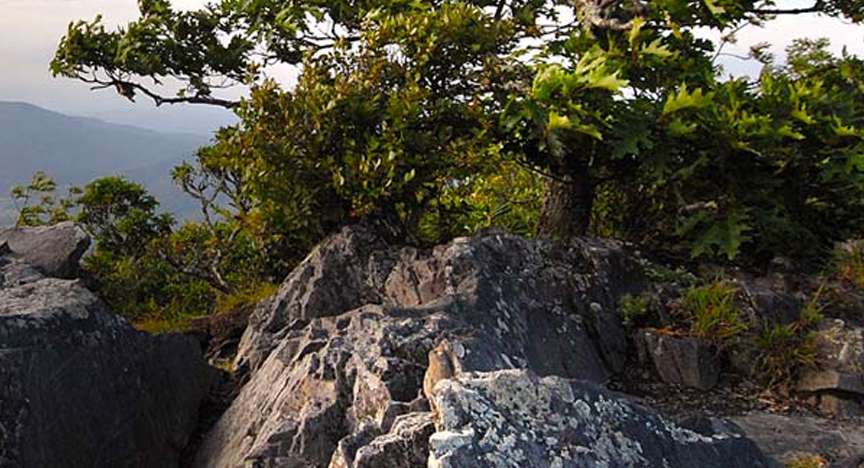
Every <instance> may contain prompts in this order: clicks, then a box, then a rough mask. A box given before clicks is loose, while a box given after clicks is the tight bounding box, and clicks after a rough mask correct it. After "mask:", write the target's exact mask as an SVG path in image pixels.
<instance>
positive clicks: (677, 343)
mask: <svg viewBox="0 0 864 468" xmlns="http://www.w3.org/2000/svg"><path fill="white" fill-rule="evenodd" d="M635 341H636V343H637V346H638V351H639V359H640V361H642V362H646V363H649V365H651V366H653V367H654V369H655V370H656V371H657V374H658V375H659V376H660V378H661V379H663V381H664V382H666V383H671V384H677V385H684V386H687V387H693V388H699V389H702V390H708V389H710V388H712V387H714V386H715V385H717V381H718V380H719V379H720V360H719V357H718V353H717V349H716V348H714V347H713V346H711V345H710V344H709V343H706V342H704V341H702V340H699V339H697V338H693V337H676V336H669V335H664V334H662V333H659V332H658V331H657V330H650V329H644V330H639V331H638V332H637V336H636V339H635Z"/></svg>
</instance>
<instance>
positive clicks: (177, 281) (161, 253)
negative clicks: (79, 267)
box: [15, 173, 267, 331]
mask: <svg viewBox="0 0 864 468" xmlns="http://www.w3.org/2000/svg"><path fill="white" fill-rule="evenodd" d="M187 176H188V175H187ZM188 177H191V176H188ZM186 182H187V183H189V184H191V183H192V182H191V179H189V180H187V181H186ZM55 188H56V184H55V183H54V182H53V180H51V179H50V178H49V177H48V176H47V175H45V174H44V173H37V174H36V175H34V177H33V180H32V181H31V183H30V184H29V186H28V187H21V188H18V189H16V192H15V193H16V194H19V195H20V197H19V198H20V199H22V200H25V201H26V200H28V199H29V198H28V197H32V196H33V194H34V193H37V194H39V196H40V199H41V200H42V202H41V203H40V205H36V206H35V207H33V206H31V205H29V204H27V203H25V204H24V205H23V206H22V207H21V214H20V216H19V219H22V220H26V221H27V222H28V224H39V223H47V222H55V221H56V220H59V219H62V220H66V219H69V220H74V221H76V222H78V223H79V224H80V225H81V226H82V228H83V229H84V230H85V231H87V232H88V233H89V234H90V235H91V236H92V237H93V240H94V242H95V248H94V249H93V251H92V252H91V253H90V254H89V255H87V256H86V257H85V258H84V260H83V265H84V269H85V270H86V272H87V274H88V280H89V281H90V283H91V286H92V287H93V288H94V289H95V290H96V292H97V293H98V294H99V295H100V296H101V297H102V298H103V299H104V300H105V301H106V302H107V303H108V304H109V305H110V306H111V307H112V309H113V310H114V311H115V312H117V313H118V314H120V315H123V316H125V317H127V318H129V319H131V320H133V321H135V322H136V323H137V324H138V325H139V327H140V328H142V329H146V330H148V331H164V330H168V329H177V328H178V327H182V326H183V324H184V323H185V321H187V320H188V319H189V318H191V317H197V316H201V315H206V314H209V313H211V312H213V311H214V310H217V311H218V310H220V307H222V304H224V303H225V301H226V300H228V299H226V298H231V297H234V295H235V294H236V295H238V296H237V298H235V299H234V301H235V302H236V301H242V300H246V299H248V300H253V299H254V298H255V297H257V296H256V294H258V293H259V292H260V291H264V290H265V289H266V288H265V285H266V284H267V283H266V274H265V271H266V268H265V261H264V257H263V255H264V252H262V251H261V250H260V249H259V248H258V246H257V243H256V242H255V239H253V237H252V236H251V235H250V234H249V233H248V232H246V231H244V230H242V229H239V228H238V227H237V223H234V222H232V221H230V218H229V219H222V220H218V219H217V220H213V219H212V218H211V216H210V211H209V210H210V207H207V206H205V207H203V208H202V209H203V210H204V211H205V212H207V214H208V216H207V217H206V220H205V221H202V222H187V223H185V224H183V225H182V226H180V227H178V228H176V229H175V228H174V220H173V218H172V217H171V216H170V215H167V214H164V213H159V203H158V201H157V200H156V199H155V198H154V197H153V196H151V195H150V194H149V193H147V191H146V190H145V189H144V188H143V187H141V186H140V185H138V184H136V183H134V182H130V181H128V180H126V179H125V178H123V177H118V176H111V177H103V178H99V179H96V180H93V181H92V182H90V183H88V184H87V185H86V186H85V187H84V188H83V189H77V188H73V189H72V190H70V197H69V198H63V199H57V197H55V195H54V190H55ZM184 188H185V189H187V191H190V192H193V194H197V192H194V190H193V187H192V186H191V185H187V186H184ZM219 194H220V195H221V194H223V192H219ZM36 208H38V209H36ZM48 208H51V210H49V209H48ZM49 212H50V213H52V214H51V217H50V218H49V217H47V216H46V214H47V213H49ZM226 216H227V214H226ZM261 294H263V293H261Z"/></svg>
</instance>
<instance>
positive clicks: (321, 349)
mask: <svg viewBox="0 0 864 468" xmlns="http://www.w3.org/2000/svg"><path fill="white" fill-rule="evenodd" d="M640 286H641V276H640V274H639V269H638V268H637V264H636V262H634V261H633V260H632V259H631V257H630V256H629V255H627V253H626V251H625V250H624V249H623V248H622V246H621V245H619V244H616V243H613V242H606V241H595V240H576V241H573V242H572V243H570V244H560V243H553V242H546V241H530V240H525V239H522V238H519V237H515V236H509V235H504V234H499V233H487V234H485V235H481V236H478V237H475V238H472V239H457V240H454V241H453V242H451V243H449V244H446V245H443V246H440V247H437V248H434V249H431V250H418V249H414V248H392V247H387V246H386V245H385V243H383V242H381V241H379V240H378V238H377V237H376V236H375V235H374V233H373V232H372V231H370V230H368V229H365V228H363V227H353V228H346V229H344V230H343V231H342V232H340V233H338V234H336V235H334V236H333V237H331V238H330V239H328V240H327V241H325V242H324V243H322V244H321V245H320V246H318V247H317V248H316V249H315V250H314V251H313V252H312V253H311V254H310V256H309V257H308V258H307V259H306V260H305V261H304V262H302V264H301V265H299V266H298V267H297V268H296V269H295V270H294V272H292V274H291V275H290V276H289V277H288V278H287V279H286V281H285V282H284V283H283V285H282V287H281V289H280V292H279V294H278V295H277V296H276V297H275V298H274V299H272V300H270V301H267V302H266V303H264V304H262V305H261V306H260V307H259V308H258V309H257V310H256V312H255V313H254V314H253V316H252V318H251V320H250V325H249V327H248V329H247V330H246V332H245V334H244V337H243V339H242V341H241V344H240V347H239V355H238V358H237V361H236V367H237V368H238V369H239V372H241V373H244V374H246V376H247V379H248V383H246V385H245V386H244V387H243V389H242V390H241V391H240V393H239V395H238V397H237V398H236V400H235V401H234V403H233V404H232V405H231V407H230V408H229V409H228V410H227V411H226V413H225V414H224V415H223V416H222V418H221V419H220V420H219V422H218V423H217V424H216V426H215V427H214V428H213V430H212V431H211V432H210V433H209V434H208V436H207V437H206V438H205V441H204V443H203V444H202V447H201V449H200V451H199V452H198V455H197V458H196V462H195V465H196V466H199V467H236V466H262V467H263V466H319V467H326V466H331V467H334V468H335V467H359V466H370V467H371V466H376V467H378V466H384V467H414V466H418V465H422V464H425V463H426V462H425V461H426V460H427V458H428V450H429V445H430V444H429V441H430V435H431V434H432V432H433V430H434V429H433V413H430V412H429V405H428V404H427V401H426V399H425V398H424V397H423V392H422V388H423V382H424V376H427V377H429V378H426V379H425V380H426V381H427V383H428V384H429V385H427V386H431V387H434V388H438V387H441V386H442V385H445V384H444V383H442V382H450V381H454V382H456V383H453V384H451V385H459V384H460V382H462V380H460V378H461V377H460V376H462V375H468V373H473V372H495V371H499V370H502V369H524V370H526V371H530V374H529V375H538V376H540V377H551V376H557V378H558V380H554V382H559V383H556V384H555V385H556V387H555V388H556V389H560V388H559V387H561V388H563V387H566V386H567V385H570V386H571V389H581V390H580V391H581V392H582V393H578V392H577V393H574V394H573V395H577V396H574V399H573V400H572V402H571V403H572V404H573V405H574V407H573V408H569V407H568V408H566V409H565V408H558V409H560V411H562V412H564V413H566V414H570V413H568V412H578V411H580V408H583V407H584V405H585V404H587V405H594V404H595V403H596V402H598V401H599V400H600V399H609V398H612V397H611V396H608V394H606V393H603V392H602V390H600V389H598V388H596V387H594V386H590V384H588V383H580V382H593V383H602V382H604V381H605V380H606V379H607V378H608V377H609V375H610V373H612V372H615V371H618V370H620V369H621V368H622V366H623V365H624V363H625V359H626V351H627V341H626V337H625V334H624V330H623V328H622V326H621V323H620V321H619V319H618V316H617V312H616V305H617V303H618V299H619V298H620V297H621V296H622V295H623V294H625V293H633V292H638V290H639V289H640ZM442 342H446V344H447V346H445V347H442V348H440V349H442V350H444V351H442V352H445V353H446V355H445V356H444V357H443V359H446V360H447V361H448V365H447V366H446V368H447V369H448V370H447V371H446V372H441V374H440V375H432V376H429V375H428V372H431V370H429V369H427V367H428V363H429V362H430V361H429V358H428V356H429V352H430V350H432V349H433V348H435V347H436V345H438V344H441V343H442ZM430 369H431V368H430ZM470 375H475V374H470ZM454 379H455V380H454ZM532 382H534V383H533V384H537V385H539V386H537V387H536V388H535V390H537V391H541V390H544V389H545V390H548V391H549V392H551V391H552V389H549V388H545V387H543V386H542V385H540V384H539V383H538V382H547V381H546V380H536V379H535V380H533V381H532ZM550 382H551V381H550ZM565 382H566V383H565ZM435 384H438V387H435ZM533 384H532V385H533ZM465 385H467V384H465ZM543 385H546V384H545V383H544V384H543ZM589 388H590V390H588V389H589ZM511 390H512V391H514V392H516V391H517V389H516V388H513V389H511ZM555 391H558V390H555ZM574 391H575V390H574ZM442 398H445V397H443V396H442ZM501 398H506V396H505V395H501ZM447 401H451V400H447ZM453 401H455V400H453ZM453 401H451V403H453ZM496 401H498V400H496ZM556 401H557V400H556ZM614 401H616V402H618V401H619V400H617V399H616V400H614ZM448 404H449V403H448ZM453 404H454V405H455V403H453ZM556 404H557V403H556ZM617 405H619V403H615V404H613V406H614V407H616V408H618V407H619V406H617ZM620 405H623V406H621V408H624V409H622V411H624V412H627V411H637V412H638V415H636V416H634V419H633V421H638V423H639V424H642V423H645V422H647V421H653V422H656V423H657V424H660V422H661V419H660V418H658V417H657V416H655V415H651V414H650V412H648V411H643V410H635V409H631V408H632V406H630V405H626V404H625V403H623V402H621V403H620ZM596 408H599V407H595V409H596ZM564 413H562V414H564ZM589 413H590V414H588V415H589V416H591V417H596V418H599V419H598V422H602V423H603V424H606V425H607V426H606V427H607V428H609V429H610V430H611V428H614V427H617V426H616V424H618V422H616V418H619V417H620V416H622V415H623V413H621V412H604V410H598V411H596V412H593V413H592V412H591V411H589ZM574 414H575V413H574ZM604 418H605V419H604ZM553 421H556V415H555V414H552V413H544V416H543V418H541V417H539V416H538V417H535V418H533V419H529V420H525V421H523V422H522V424H524V425H525V427H529V426H530V428H531V429H532V430H535V432H537V433H538V434H539V433H542V430H543V429H541V428H540V427H536V425H538V424H549V423H551V422H553ZM468 423H470V421H469V422H468ZM468 423H466V424H468ZM477 424H484V423H481V422H480V421H478V422H477ZM438 429H439V431H441V432H446V431H447V430H448V429H447V428H445V427H443V426H442V427H439V428H438ZM619 429H620V428H619ZM592 430H593V429H591V427H589V425H584V426H580V427H579V428H574V430H573V432H566V431H565V432H566V433H561V434H559V436H560V437H561V439H560V440H561V442H560V443H561V444H569V443H570V442H569V440H570V439H567V438H568V437H572V438H573V440H574V441H577V442H578V441H580V440H581V441H585V442H586V443H588V442H590V441H591V440H592V439H591V438H592V437H594V435H592V434H595V433H594V432H591V431H592ZM634 431H635V430H634ZM646 431H647V430H646ZM648 432H650V435H649V434H647V433H637V432H628V433H627V436H628V437H633V439H630V440H632V441H634V443H643V442H644V444H645V445H646V447H648V448H644V449H643V450H645V451H646V452H645V453H647V455H644V456H646V457H647V458H645V459H646V460H661V459H663V457H667V458H668V459H669V460H679V459H680V460H687V459H691V460H698V459H701V458H699V457H702V456H703V455H697V454H696V453H697V452H698V453H703V452H700V451H701V450H703V449H704V453H705V454H707V453H708V452H710V451H712V450H713V451H714V453H715V455H717V454H724V455H725V454H726V452H725V451H724V450H725V448H723V449H721V448H718V447H726V445H724V443H716V442H714V441H708V442H705V444H704V445H699V447H701V448H699V449H698V450H697V449H692V447H696V446H697V445H698V444H695V443H694V444H695V445H694V444H691V445H688V448H685V449H681V450H682V452H681V453H685V452H686V453H687V454H688V455H687V456H690V457H691V458H686V457H685V456H684V455H681V453H677V452H675V450H678V449H676V448H675V447H678V445H676V444H678V442H676V441H674V440H672V439H670V438H671V437H673V436H675V434H678V435H681V434H684V435H683V436H682V437H685V438H686V437H690V433H689V432H687V431H683V432H680V431H679V429H678V428H674V427H673V426H670V428H666V429H658V430H657V431H655V432H651V431H648ZM642 436H645V437H647V439H645V440H644V441H642V442H640V441H639V440H638V438H639V437H642ZM438 437H439V438H440V436H438ZM431 439H432V440H433V442H434V440H436V438H435V437H431ZM700 440H701V439H700ZM577 442H574V444H575V443H577ZM543 443H545V441H544V442H543ZM556 443H559V442H556ZM655 445H656V446H658V447H663V448H658V449H656V450H657V451H656V452H652V450H655V449H653V448H650V447H653V446H655ZM562 447H563V445H562ZM573 447H574V450H576V449H575V447H576V446H575V445H574V446H573ZM629 448H632V447H629ZM502 449H504V448H502ZM691 449H692V450H693V452H692V453H690V450H691ZM673 452H674V453H673ZM573 453H574V456H578V453H577V452H573ZM742 453H744V452H742ZM746 453H747V455H743V454H742V455H740V457H741V458H735V457H736V456H738V455H736V454H735V453H732V452H730V453H729V457H732V458H730V459H731V460H733V461H735V460H742V461H744V460H747V461H752V460H758V458H757V457H756V455H754V454H752V452H746ZM609 454H610V456H613V457H614V456H619V455H621V456H623V452H615V453H613V452H609ZM525 456H531V457H533V456H537V457H539V456H540V453H539V452H536V453H535V452H532V453H530V454H526V455H525ZM592 456H593V455H592ZM627 456H635V455H633V453H631V452H627ZM706 456H707V455H706ZM675 457H683V458H675ZM590 459H591V458H590V457H589V458H586V460H590ZM531 460H533V464H532V463H528V464H523V465H524V466H549V465H548V464H544V463H545V461H544V460H545V459H544V458H532V459H531ZM626 460H628V459H616V460H613V462H614V463H618V465H615V464H614V463H613V465H612V466H624V465H626V463H627V462H626ZM549 461H551V460H549ZM725 461H727V462H728V460H725ZM466 466H467V465H466ZM472 466H477V465H476V464H475V465H472ZM742 466H743V465H742ZM748 466H752V465H748ZM757 466H758V465H757Z"/></svg>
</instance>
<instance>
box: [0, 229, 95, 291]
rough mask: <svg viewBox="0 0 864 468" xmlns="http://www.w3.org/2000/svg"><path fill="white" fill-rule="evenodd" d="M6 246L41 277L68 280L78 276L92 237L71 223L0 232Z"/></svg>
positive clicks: (0, 240)
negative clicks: (82, 259) (82, 258)
mask: <svg viewBox="0 0 864 468" xmlns="http://www.w3.org/2000/svg"><path fill="white" fill-rule="evenodd" d="M4 242H5V243H7V244H8V246H9V249H10V250H11V251H12V252H13V253H15V254H17V255H18V256H20V257H21V258H22V260H24V261H25V262H26V263H28V264H30V265H32V266H33V267H35V268H36V269H37V270H39V271H40V272H42V274H44V275H46V276H50V277H54V278H67V279H71V278H75V277H76V276H77V275H78V271H79V266H78V262H79V261H80V260H81V256H83V255H84V253H85V252H86V251H87V248H89V247H90V237H89V236H88V235H87V234H85V233H84V231H82V230H81V228H80V227H78V226H76V225H75V224H74V223H72V222H64V223H60V224H56V225H54V226H39V227H15V228H9V229H4V230H0V244H3V243H4Z"/></svg>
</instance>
